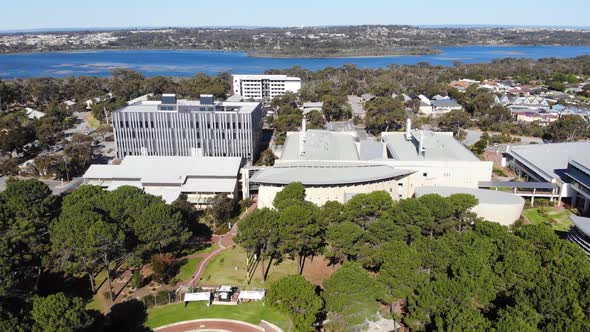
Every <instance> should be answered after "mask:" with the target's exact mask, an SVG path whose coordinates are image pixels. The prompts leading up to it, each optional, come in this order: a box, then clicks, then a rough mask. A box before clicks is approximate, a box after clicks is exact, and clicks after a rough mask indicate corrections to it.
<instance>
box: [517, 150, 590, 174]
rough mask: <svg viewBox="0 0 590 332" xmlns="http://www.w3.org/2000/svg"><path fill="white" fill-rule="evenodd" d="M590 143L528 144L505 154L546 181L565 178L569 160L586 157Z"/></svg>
mask: <svg viewBox="0 0 590 332" xmlns="http://www.w3.org/2000/svg"><path fill="white" fill-rule="evenodd" d="M588 151H590V142H569V143H549V144H530V145H518V146H512V147H511V148H510V149H509V150H508V152H507V154H509V155H511V156H512V157H513V158H515V159H518V160H519V161H520V162H522V163H524V164H525V165H526V166H527V167H529V168H531V169H532V170H534V171H535V173H537V174H538V175H540V176H542V177H543V179H545V180H546V181H551V180H553V179H562V180H563V181H565V180H567V179H566V178H565V176H564V175H565V174H564V173H565V170H566V169H567V164H568V162H569V160H571V159H576V158H581V157H583V156H586V155H587V154H588Z"/></svg>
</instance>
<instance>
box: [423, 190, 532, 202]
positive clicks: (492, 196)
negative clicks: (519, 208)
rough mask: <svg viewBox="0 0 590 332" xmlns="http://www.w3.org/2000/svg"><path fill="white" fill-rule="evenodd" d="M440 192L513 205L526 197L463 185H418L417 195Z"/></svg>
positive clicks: (442, 194)
mask: <svg viewBox="0 0 590 332" xmlns="http://www.w3.org/2000/svg"><path fill="white" fill-rule="evenodd" d="M428 194H438V195H440V196H443V197H448V196H451V195H454V194H469V195H473V196H475V197H476V198H477V199H479V204H498V205H513V204H524V198H522V197H520V196H517V195H514V194H511V193H507V192H503V191H495V190H486V189H474V188H461V187H417V188H416V197H420V196H424V195H428Z"/></svg>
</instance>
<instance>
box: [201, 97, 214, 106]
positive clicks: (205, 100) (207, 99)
mask: <svg viewBox="0 0 590 332" xmlns="http://www.w3.org/2000/svg"><path fill="white" fill-rule="evenodd" d="M199 100H200V102H201V105H202V106H204V105H215V98H214V97H213V95H200V96H199Z"/></svg>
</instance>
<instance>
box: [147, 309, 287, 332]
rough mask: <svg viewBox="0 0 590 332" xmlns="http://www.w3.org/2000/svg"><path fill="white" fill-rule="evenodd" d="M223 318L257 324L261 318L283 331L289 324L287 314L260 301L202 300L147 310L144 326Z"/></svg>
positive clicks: (153, 326)
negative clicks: (212, 302)
mask: <svg viewBox="0 0 590 332" xmlns="http://www.w3.org/2000/svg"><path fill="white" fill-rule="evenodd" d="M203 318H223V319H234V320H240V321H244V322H248V323H252V324H258V323H260V321H261V320H266V321H269V322H271V323H273V324H275V325H277V326H279V327H281V328H283V329H284V330H285V331H287V330H288V327H289V325H290V323H289V318H288V317H287V315H285V314H282V313H280V312H278V311H276V310H275V309H272V308H270V307H268V306H264V305H263V304H262V303H261V302H253V303H245V304H240V305H237V306H215V305H213V306H210V307H208V306H207V305H206V304H205V303H204V302H193V303H190V304H189V305H188V306H187V307H186V308H185V307H184V303H176V304H169V305H165V306H159V307H154V308H151V309H149V310H148V318H147V322H146V326H148V327H150V328H155V327H158V326H162V325H167V324H172V323H176V322H182V321H186V320H193V319H203Z"/></svg>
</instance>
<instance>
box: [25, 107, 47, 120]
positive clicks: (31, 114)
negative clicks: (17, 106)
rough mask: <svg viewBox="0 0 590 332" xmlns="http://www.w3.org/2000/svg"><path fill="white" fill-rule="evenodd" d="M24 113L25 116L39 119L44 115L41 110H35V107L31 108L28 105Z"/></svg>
mask: <svg viewBox="0 0 590 332" xmlns="http://www.w3.org/2000/svg"><path fill="white" fill-rule="evenodd" d="M25 115H26V116H27V118H29V119H31V120H32V119H37V120H39V119H41V118H42V117H44V116H45V113H43V112H41V111H37V110H36V109H32V108H30V107H27V108H25Z"/></svg>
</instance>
